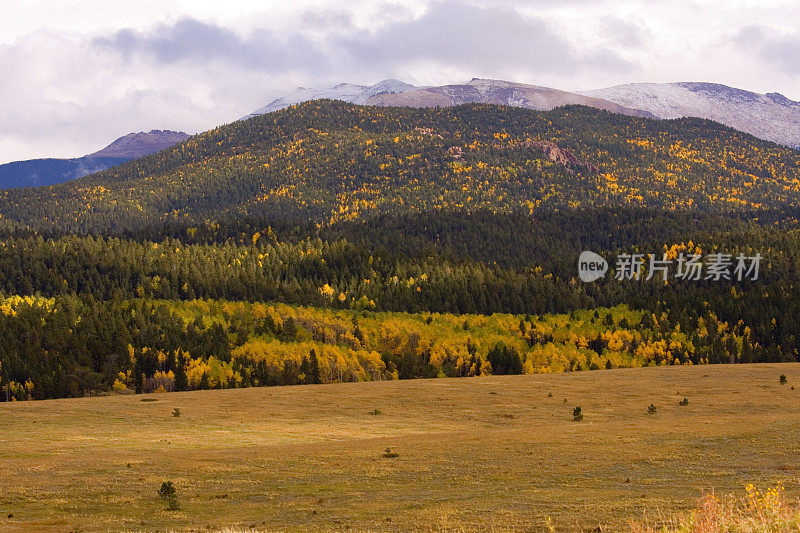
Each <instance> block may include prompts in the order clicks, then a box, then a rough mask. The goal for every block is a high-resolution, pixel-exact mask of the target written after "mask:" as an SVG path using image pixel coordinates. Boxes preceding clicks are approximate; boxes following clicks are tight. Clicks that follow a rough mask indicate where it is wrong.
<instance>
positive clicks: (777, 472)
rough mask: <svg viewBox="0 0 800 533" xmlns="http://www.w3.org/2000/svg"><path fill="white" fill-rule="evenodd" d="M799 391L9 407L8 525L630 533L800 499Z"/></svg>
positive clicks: (355, 386) (454, 384)
mask: <svg viewBox="0 0 800 533" xmlns="http://www.w3.org/2000/svg"><path fill="white" fill-rule="evenodd" d="M781 374H785V375H786V376H787V378H788V383H786V384H781V383H780V382H779V376H780V375H781ZM793 385H796V386H800V364H761V365H740V366H733V365H724V366H723V365H719V366H695V367H681V366H675V367H658V368H641V369H619V370H601V371H586V372H576V373H563V374H547V375H541V374H540V375H523V376H489V377H479V378H460V379H434V380H414V381H402V382H369V383H342V384H331V385H308V386H295V387H271V388H251V389H232V390H217V391H195V392H186V393H171V394H149V395H139V396H132V395H131V396H110V397H99V398H85V399H69V400H48V401H39V402H20V403H6V404H0V530H12V531H13V530H21V529H35V530H58V531H63V530H155V529H160V530H165V529H168V528H171V529H175V530H183V529H197V530H200V529H215V528H221V527H226V526H239V527H242V528H250V527H254V528H257V529H269V530H272V529H281V530H283V529H290V530H317V529H325V530H330V529H336V530H345V529H354V530H382V531H397V530H403V531H405V530H409V529H423V530H451V529H452V530H476V529H480V530H486V529H494V530H506V529H508V528H513V529H514V530H523V531H524V530H539V529H542V528H543V527H545V525H546V524H547V523H548V519H550V520H551V521H552V523H553V524H554V525H555V527H556V528H557V529H565V530H574V529H587V528H588V529H591V528H594V527H596V526H598V525H599V526H603V528H604V530H617V529H626V528H627V523H628V520H629V519H630V518H637V519H640V520H641V519H642V518H643V513H649V518H648V519H651V520H652V518H653V515H654V514H658V513H663V514H664V515H669V514H671V513H673V512H675V511H679V510H685V509H689V508H691V507H692V506H693V505H694V502H695V500H696V499H697V498H698V497H699V496H701V494H702V493H703V491H710V490H715V491H717V492H718V493H727V492H736V493H741V492H742V491H743V490H744V487H745V485H747V484H748V483H754V484H756V485H757V486H767V485H774V484H775V483H778V482H782V483H783V485H784V486H785V487H786V493H787V496H789V497H792V498H794V497H798V496H800V461H799V460H798V457H800V390H793V389H792V388H791V387H792V386H793ZM550 394H552V397H551V396H549V395H550ZM684 397H686V398H687V399H688V400H689V403H688V405H679V404H678V402H679V401H680V400H681V399H683V398H684ZM144 400H149V401H144ZM650 404H653V405H655V406H656V407H657V411H656V412H655V413H654V414H648V412H647V410H648V409H647V408H648V406H649V405H650ZM576 406H581V407H582V411H583V413H584V419H583V420H582V421H580V422H575V421H573V417H572V411H573V409H574V407H576ZM176 407H177V408H179V409H180V412H181V414H180V416H178V417H175V416H173V409H174V408H176ZM375 410H377V411H379V413H377V411H375ZM386 448H390V449H391V452H392V453H396V454H397V457H384V453H385V450H386ZM168 479H169V480H172V481H173V482H174V483H175V484H176V486H177V490H178V499H179V502H180V507H181V508H180V510H179V511H167V510H166V508H167V505H166V502H165V501H164V500H161V499H160V498H159V497H158V495H157V494H156V490H157V489H158V487H159V486H160V484H161V482H162V481H165V480H168Z"/></svg>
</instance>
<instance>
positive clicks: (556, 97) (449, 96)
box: [244, 78, 651, 118]
mask: <svg viewBox="0 0 800 533" xmlns="http://www.w3.org/2000/svg"><path fill="white" fill-rule="evenodd" d="M321 98H331V99H334V100H343V101H345V102H350V103H353V104H363V105H380V106H410V107H436V106H442V107H444V106H452V105H459V104H466V103H487V104H499V105H509V106H516V107H526V108H528V109H537V110H549V109H553V108H554V107H557V106H562V105H568V104H582V105H587V106H590V107H596V108H599V109H605V110H607V111H611V112H613V113H623V114H626V115H638V116H651V115H650V113H646V112H641V111H639V110H637V109H629V108H627V107H625V106H621V105H618V104H615V103H613V102H609V101H608V100H603V99H602V98H593V97H587V96H583V95H579V94H575V93H570V92H566V91H559V90H558V89H551V88H548V87H539V86H536V85H526V84H523V83H513V82H508V81H501V80H486V79H479V78H474V79H473V80H472V81H470V82H469V83H466V84H455V85H442V86H430V87H415V86H414V85H411V84H408V83H404V82H402V81H398V80H383V81H381V82H378V83H376V84H375V85H370V86H364V85H353V84H349V83H340V84H339V85H336V86H334V87H331V88H329V89H305V88H303V87H299V88H298V89H297V90H295V91H294V92H293V93H291V94H289V95H287V96H284V97H283V98H278V99H277V100H273V101H272V102H270V103H269V104H268V105H266V106H265V107H262V108H261V109H259V110H257V111H254V112H253V113H251V114H250V115H247V116H246V117H244V118H250V117H254V116H257V115H263V114H265V113H271V112H273V111H278V110H279V109H283V108H285V107H289V106H290V105H294V104H299V103H301V102H305V101H308V100H317V99H321Z"/></svg>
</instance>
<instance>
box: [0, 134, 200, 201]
mask: <svg viewBox="0 0 800 533" xmlns="http://www.w3.org/2000/svg"><path fill="white" fill-rule="evenodd" d="M188 138H189V136H188V135H187V134H186V133H182V132H176V131H169V130H164V131H162V130H152V131H150V132H140V133H130V134H128V135H125V136H124V137H120V138H119V139H117V140H116V141H114V142H112V143H111V144H109V145H108V146H106V147H105V148H103V149H102V150H98V151H97V152H94V153H92V154H89V155H86V156H83V157H77V158H72V159H52V158H51V159H30V160H27V161H13V162H11V163H6V164H4V165H0V189H11V188H16V187H40V186H44V185H53V184H55V183H62V182H65V181H70V180H73V179H76V178H80V177H82V176H86V175H87V174H93V173H95V172H99V171H101V170H105V169H107V168H110V167H113V166H116V165H119V164H120V163H124V162H125V161H130V160H131V159H136V158H137V157H142V156H144V155H148V154H152V153H155V152H158V151H159V150H163V149H164V148H168V147H170V146H172V145H174V144H177V143H179V142H183V141H185V140H186V139H188Z"/></svg>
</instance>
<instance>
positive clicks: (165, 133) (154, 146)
mask: <svg viewBox="0 0 800 533" xmlns="http://www.w3.org/2000/svg"><path fill="white" fill-rule="evenodd" d="M188 138H189V135H188V134H186V133H183V132H182V131H170V130H151V131H149V132H144V131H141V132H139V133H129V134H128V135H125V136H123V137H120V138H119V139H117V140H116V141H114V142H112V143H111V144H109V145H108V146H106V147H105V148H103V149H102V150H98V151H97V152H95V153H93V154H89V155H88V156H87V157H125V158H128V159H136V158H137V157H142V156H143V155H148V154H154V153H156V152H158V151H160V150H163V149H164V148H169V147H170V146H172V145H175V144H178V143H180V142H183V141H185V140H186V139H188Z"/></svg>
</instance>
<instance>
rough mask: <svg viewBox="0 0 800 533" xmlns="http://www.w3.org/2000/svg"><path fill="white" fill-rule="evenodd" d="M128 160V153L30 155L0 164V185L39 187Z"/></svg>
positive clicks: (0, 186)
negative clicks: (65, 156) (60, 156)
mask: <svg viewBox="0 0 800 533" xmlns="http://www.w3.org/2000/svg"><path fill="white" fill-rule="evenodd" d="M125 161H130V158H129V157H89V156H87V157H78V158H75V159H30V160H28V161H14V162H12V163H6V164H4V165H0V189H13V188H17V187H41V186H44V185H53V184H55V183H63V182H65V181H69V180H74V179H75V178H80V177H82V176H86V175H87V174H91V173H92V172H99V171H101V170H105V169H107V168H111V167H113V166H114V165H119V164H120V163H124V162H125Z"/></svg>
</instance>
